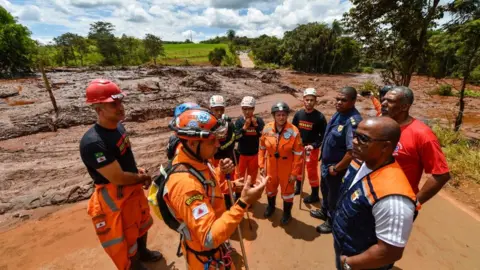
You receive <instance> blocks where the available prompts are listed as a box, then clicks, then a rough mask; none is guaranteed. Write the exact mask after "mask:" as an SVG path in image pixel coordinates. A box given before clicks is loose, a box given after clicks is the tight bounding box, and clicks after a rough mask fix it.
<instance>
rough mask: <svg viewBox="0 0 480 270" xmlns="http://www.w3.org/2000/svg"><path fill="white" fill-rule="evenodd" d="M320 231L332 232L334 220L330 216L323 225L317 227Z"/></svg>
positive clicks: (323, 232)
mask: <svg viewBox="0 0 480 270" xmlns="http://www.w3.org/2000/svg"><path fill="white" fill-rule="evenodd" d="M315 229H316V230H317V232H318V233H322V234H329V233H332V221H331V219H330V218H327V221H325V222H324V223H323V224H322V225H320V226H318V227H317V228H315Z"/></svg>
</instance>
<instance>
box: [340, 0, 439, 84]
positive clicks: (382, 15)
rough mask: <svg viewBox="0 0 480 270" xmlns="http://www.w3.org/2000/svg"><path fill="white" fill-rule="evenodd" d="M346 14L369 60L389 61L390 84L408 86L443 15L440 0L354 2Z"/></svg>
mask: <svg viewBox="0 0 480 270" xmlns="http://www.w3.org/2000/svg"><path fill="white" fill-rule="evenodd" d="M352 3H353V5H354V7H353V8H352V9H350V11H349V13H346V14H344V22H345V23H346V26H347V29H348V30H349V31H350V33H352V34H353V35H354V37H356V38H357V39H358V40H359V41H361V42H362V44H363V45H364V49H365V50H366V51H367V57H370V58H375V59H387V64H388V65H387V71H386V72H385V73H384V80H385V81H386V83H395V84H397V85H405V86H408V85H409V84H410V80H411V78H412V74H413V72H414V70H415V68H416V64H417V61H418V59H419V58H420V57H422V56H423V52H424V49H425V46H426V43H427V32H428V29H430V28H431V27H432V26H434V23H433V22H434V21H435V20H436V19H439V18H441V17H442V16H443V6H439V3H440V0H430V1H425V0H396V1H390V0H352Z"/></svg>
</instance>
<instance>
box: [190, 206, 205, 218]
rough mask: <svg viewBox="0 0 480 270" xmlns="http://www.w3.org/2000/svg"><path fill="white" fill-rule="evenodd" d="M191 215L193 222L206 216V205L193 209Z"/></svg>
mask: <svg viewBox="0 0 480 270" xmlns="http://www.w3.org/2000/svg"><path fill="white" fill-rule="evenodd" d="M192 213H193V218H194V219H195V220H197V219H199V218H201V217H203V216H205V215H206V214H208V207H207V204H206V203H202V204H200V205H198V206H197V207H195V208H193V210H192Z"/></svg>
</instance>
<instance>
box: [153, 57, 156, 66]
mask: <svg viewBox="0 0 480 270" xmlns="http://www.w3.org/2000/svg"><path fill="white" fill-rule="evenodd" d="M153 64H154V65H155V66H156V65H157V57H153Z"/></svg>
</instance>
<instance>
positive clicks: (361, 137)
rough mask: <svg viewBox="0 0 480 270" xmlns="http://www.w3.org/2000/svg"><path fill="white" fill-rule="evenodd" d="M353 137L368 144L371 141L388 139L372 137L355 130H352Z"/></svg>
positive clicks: (361, 142)
mask: <svg viewBox="0 0 480 270" xmlns="http://www.w3.org/2000/svg"><path fill="white" fill-rule="evenodd" d="M353 138H357V140H358V142H359V143H360V144H368V143H371V142H387V141H388V140H385V139H373V138H371V137H369V136H367V135H365V134H362V133H358V132H356V131H354V132H353Z"/></svg>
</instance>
